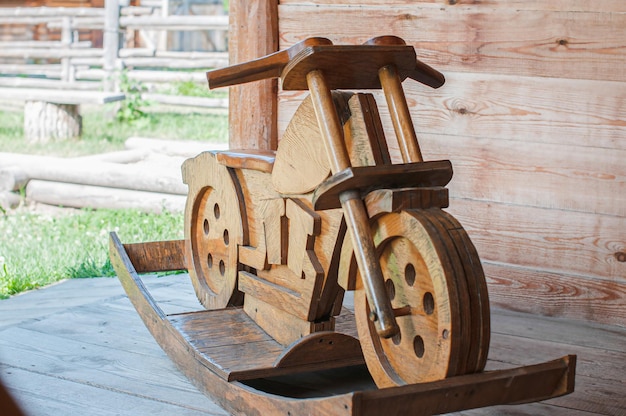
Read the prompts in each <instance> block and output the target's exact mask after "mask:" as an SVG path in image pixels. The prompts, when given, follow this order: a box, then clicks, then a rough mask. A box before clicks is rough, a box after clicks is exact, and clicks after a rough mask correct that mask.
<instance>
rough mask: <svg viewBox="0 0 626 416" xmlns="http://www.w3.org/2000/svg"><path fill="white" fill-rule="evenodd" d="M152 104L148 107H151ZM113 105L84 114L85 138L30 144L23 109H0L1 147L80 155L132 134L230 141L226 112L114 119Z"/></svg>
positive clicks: (116, 145)
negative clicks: (26, 134) (10, 110)
mask: <svg viewBox="0 0 626 416" xmlns="http://www.w3.org/2000/svg"><path fill="white" fill-rule="evenodd" d="M150 107H151V106H150V105H147V106H146V109H147V110H150ZM113 112H114V106H113V105H107V106H103V107H101V108H100V109H99V110H94V109H91V110H90V111H86V112H85V113H84V114H83V137H82V138H81V139H79V140H70V141H64V142H53V143H47V144H45V145H44V144H31V143H26V141H25V140H24V129H23V123H24V118H23V114H22V113H21V112H9V111H0V150H1V151H3V152H15V153H29V154H45V155H54V156H67V157H71V156H80V155H86V154H95V153H103V152H109V151H115V150H121V149H123V148H124V142H125V141H126V139H128V138H129V137H132V136H141V137H152V138H160V139H168V140H198V141H206V142H219V143H224V142H226V141H227V140H228V117H227V116H226V114H201V113H185V114H181V113H166V112H156V111H155V112H148V111H147V112H146V114H147V115H146V116H145V117H143V118H140V119H138V120H135V121H133V122H124V121H119V120H115V119H114V117H113V116H112V114H113Z"/></svg>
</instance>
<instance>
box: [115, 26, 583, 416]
mask: <svg viewBox="0 0 626 416" xmlns="http://www.w3.org/2000/svg"><path fill="white" fill-rule="evenodd" d="M270 77H280V78H281V81H282V89H283V90H307V89H308V90H309V92H310V95H309V96H308V97H307V98H306V99H305V100H304V101H303V102H302V104H301V105H300V106H299V108H298V109H297V110H296V111H295V114H294V116H293V118H292V119H291V121H290V123H289V125H288V126H287V128H286V130H285V132H284V134H283V136H282V138H281V141H280V144H279V147H278V150H277V151H276V152H259V151H225V152H205V153H202V154H200V155H198V156H197V157H195V158H193V159H190V160H187V161H186V162H185V163H184V164H183V168H182V171H183V180H184V182H185V183H187V184H188V186H189V196H188V199H187V206H186V211H185V240H184V242H169V243H160V244H159V245H158V246H157V245H154V244H157V243H148V244H153V245H152V246H149V245H148V244H144V245H122V244H121V243H120V242H119V240H117V237H116V236H115V235H113V236H112V243H111V256H112V259H113V260H114V261H113V263H114V264H115V265H116V270H117V271H118V275H120V279H121V280H122V282H123V284H124V287H125V288H126V290H127V292H128V293H129V295H130V297H131V299H133V302H134V303H135V305H136V308H137V310H138V311H139V312H140V314H142V317H144V321H145V322H146V324H147V325H148V327H149V328H151V330H152V332H153V334H154V336H155V337H156V338H157V339H158V340H160V342H161V344H162V345H163V348H164V349H165V350H166V351H168V353H169V354H170V355H171V356H172V358H173V359H174V361H176V362H177V363H178V364H179V366H180V367H181V369H183V371H185V372H186V373H187V374H188V375H189V376H190V378H192V379H193V380H194V381H195V382H196V384H198V385H199V386H200V387H202V388H203V389H204V390H205V391H206V392H207V393H209V394H210V395H212V397H214V398H216V399H217V400H218V401H220V403H222V404H223V405H224V406H225V407H227V408H229V409H230V410H233V411H235V412H243V413H246V414H248V412H250V411H251V409H252V408H256V406H259V404H260V403H263V406H268V408H271V409H273V410H272V411H279V410H280V411H283V410H285V409H291V410H288V411H289V412H292V411H293V409H300V410H302V412H303V413H306V412H310V411H311V410H310V409H313V408H314V407H313V406H317V407H316V408H317V410H319V408H320V406H322V407H324V406H330V407H333V406H338V403H339V402H338V401H337V397H343V396H333V399H330V398H329V399H326V401H322V402H319V401H318V402H307V401H306V400H305V401H304V402H307V403H306V405H305V404H303V403H304V402H303V401H302V400H303V399H300V402H298V403H296V402H297V400H296V401H294V399H290V400H287V401H281V400H279V399H276V398H270V397H269V396H265V395H262V394H260V392H253V393H250V392H249V389H250V388H251V386H256V385H257V384H256V382H253V381H250V380H258V379H260V378H264V377H275V376H283V375H286V374H292V373H302V372H306V371H311V370H321V369H332V368H337V367H348V366H354V365H358V364H362V363H363V362H365V363H366V365H367V369H368V370H369V373H370V374H371V377H372V378H373V380H374V382H375V383H376V385H377V386H378V388H386V387H394V386H403V385H420V384H419V383H426V384H423V385H425V386H428V385H430V384H432V383H429V382H441V381H440V380H446V379H448V380H456V381H457V383H456V384H455V387H452V386H447V387H446V388H448V390H446V394H451V393H452V394H457V395H458V394H459V392H461V393H462V394H461V396H462V398H459V397H458V396H456V399H455V400H452V401H451V402H449V401H448V400H444V402H447V403H438V404H437V405H436V406H435V405H433V404H432V403H431V404H430V405H429V406H426V408H427V409H431V410H424V411H423V413H419V414H431V413H435V412H439V411H451V410H458V409H463V408H470V407H477V406H485V405H491V404H499V403H505V402H506V403H509V402H522V401H529V400H537V399H543V398H547V397H553V396H557V395H562V394H566V393H568V392H571V391H572V390H573V371H574V366H575V357H573V356H569V357H565V358H563V359H561V360H557V361H554V362H549V363H544V364H542V365H540V366H539V367H537V366H535V367H537V368H534V367H533V371H531V370H530V369H531V367H523V368H521V369H514V370H503V373H502V374H500V375H501V376H502V377H504V378H503V379H502V380H501V383H502V386H504V385H505V384H507V383H513V382H515V383H519V382H522V385H520V386H518V387H519V390H525V391H524V392H523V393H522V392H518V393H516V394H518V396H515V395H513V396H511V393H510V392H508V393H506V395H505V396H506V398H503V397H502V396H501V395H500V396H499V395H498V394H494V393H490V394H488V395H487V396H488V397H487V398H485V397H483V398H482V399H480V400H478V401H476V399H471V400H470V399H469V398H468V397H467V395H468V394H469V393H467V390H464V389H468V388H472V389H480V386H481V385H482V384H481V383H487V381H486V380H487V379H486V378H485V379H481V378H480V377H486V375H487V374H490V375H491V376H493V375H494V374H495V373H498V372H492V373H481V372H482V370H483V369H484V367H485V363H486V361H487V353H488V350H489V338H490V325H489V301H488V294H487V285H486V282H485V277H484V273H483V270H482V267H481V263H480V259H479V257H478V254H477V252H476V250H475V248H474V245H473V244H472V242H471V241H470V239H469V237H468V235H467V233H466V232H465V230H464V229H463V227H462V226H461V225H460V224H459V222H458V221H457V220H456V219H455V218H454V217H452V216H451V215H450V214H448V213H446V212H445V211H443V210H442V208H445V207H447V206H448V191H447V189H446V188H445V186H446V185H447V183H448V182H449V181H450V179H451V178H452V166H451V164H450V162H449V161H447V160H442V161H429V162H425V161H423V159H422V155H421V151H420V147H419V144H418V141H417V138H416V135H415V131H414V127H413V124H412V122H411V118H410V115H409V109H408V105H407V101H406V98H405V95H404V92H403V89H402V82H403V81H404V80H405V79H407V78H410V79H413V80H416V81H418V82H421V83H423V84H425V85H428V86H430V87H433V88H438V87H440V86H441V85H443V83H444V77H443V75H441V74H440V73H439V72H437V71H436V70H434V69H432V68H430V67H429V66H427V65H425V64H423V63H421V62H419V61H418V60H417V59H416V55H415V51H414V49H413V47H411V46H407V45H405V43H404V41H403V40H402V39H399V38H397V37H392V36H385V37H379V38H375V39H372V40H371V41H369V42H368V43H367V44H364V45H357V46H346V45H332V43H331V42H330V41H329V40H327V39H324V38H312V39H307V40H305V41H303V42H301V43H299V44H296V45H294V46H293V47H291V48H289V49H287V50H285V51H282V52H277V53H275V54H272V55H269V56H267V57H264V58H260V59H258V60H256V61H252V62H248V63H244V64H240V65H235V66H232V67H228V68H223V69H219V70H215V71H211V72H209V73H208V74H207V78H208V81H209V86H210V87H211V88H214V87H222V86H228V85H235V84H240V83H244V82H250V81H255V80H260V79H265V78H270ZM381 89H382V92H383V95H384V98H385V101H386V103H387V108H388V112H389V115H390V118H391V121H392V124H393V129H394V131H395V135H396V138H397V146H398V149H399V152H398V153H399V156H400V157H401V159H402V162H401V163H395V164H394V163H392V157H391V155H390V151H389V148H388V144H387V140H386V138H385V135H384V133H383V127H382V122H381V119H380V117H379V112H378V106H377V102H376V100H375V97H374V95H372V94H371V93H367V92H362V91H367V90H381ZM354 90H358V91H361V92H348V91H354ZM138 252H142V253H143V254H142V256H137V255H136V254H134V253H138ZM146 253H148V254H146ZM133 256H135V260H133ZM139 257H141V258H139ZM146 257H148V258H152V260H151V261H152V263H153V264H150V265H148V263H150V261H147V260H145V259H146ZM156 257H161V258H163V257H164V258H167V259H168V262H169V264H165V261H164V260H157V259H156ZM142 259H143V260H142ZM137 263H140V264H139V266H138V265H137ZM159 268H160V269H165V268H168V269H176V268H181V269H187V270H188V271H189V274H190V276H191V280H192V283H193V286H194V288H195V291H196V294H197V296H198V299H199V300H200V302H201V303H202V304H203V305H204V307H205V308H206V309H207V310H206V311H204V312H198V313H196V314H192V315H185V316H176V317H167V316H165V315H164V314H162V312H160V310H159V309H158V307H157V306H156V305H155V304H154V301H153V300H152V299H151V298H150V296H149V294H147V293H145V289H144V288H143V286H142V285H141V283H140V281H139V280H138V277H137V276H136V273H135V271H137V272H141V271H146V272H147V271H151V270H158V269H159ZM346 291H354V312H353V313H352V312H351V311H349V310H347V309H346V308H344V307H342V305H343V301H344V294H345V292H346ZM138 292H140V295H141V296H139V295H138ZM154 322H160V324H158V325H157V324H155V323H154ZM355 322H356V325H355ZM355 327H356V330H355ZM163 328H166V329H167V330H166V331H164V330H163ZM164 334H165V335H164ZM168 334H169V335H168ZM174 340H177V341H176V342H175V341H174ZM261 341H262V342H261ZM179 344H183V345H188V347H186V349H185V348H182V349H181V347H180V345H179ZM218 344H219V345H221V346H222V349H220V348H219V347H218ZM190 351H193V352H190ZM241 361H244V362H243V363H242V362H241ZM194 366H195V367H198V368H200V367H203V368H204V367H206V368H208V369H209V370H210V371H209V372H210V373H211V374H208V375H206V374H205V375H201V376H198V370H197V369H195V370H189V368H188V367H194ZM507 371H508V372H509V373H506V372H507ZM514 371H518V373H515V374H513V372H514ZM463 375H467V376H463ZM472 377H473V379H472ZM524 377H526V378H525V379H524V380H525V381H520V380H522V378H524ZM546 377H547V378H549V379H550V380H551V381H550V382H549V383H548V384H547V385H546V384H545V383H544V384H542V387H541V388H539V387H537V386H535V384H537V383H536V380H538V379H539V378H542V379H543V380H545V379H546ZM214 378H216V379H222V380H224V381H225V382H226V383H225V384H223V385H222V384H219V386H221V387H216V384H215V380H214ZM448 380H446V381H448ZM481 380H482V381H481ZM505 381H506V382H505ZM489 382H491V383H493V380H492V381H489ZM233 383H234V384H233ZM237 383H244V384H243V385H238V384H237ZM245 383H248V384H245ZM244 385H245V387H246V388H243V386H244ZM442 386H443V385H442ZM470 386H471V387H470ZM394 388H398V387H394ZM450 388H452V390H449V389H450ZM503 388H504V387H503ZM507 388H508V387H507ZM454 389H457V390H454ZM230 390H233V391H234V390H236V391H237V394H238V395H239V396H241V397H244V398H247V397H250V399H249V400H248V399H243V402H246V403H247V404H242V403H241V399H239V400H234V399H233V398H232V394H231V393H232V392H231V391H230ZM244 390H245V391H246V392H248V393H245V392H244ZM392 390H393V389H392ZM442 392H443V390H439V391H438V393H437V394H443V393H442ZM463 392H465V393H463ZM431 393H432V394H433V396H432V397H431V399H430V400H431V401H432V400H436V399H435V396H436V395H437V394H435V393H434V392H432V391H431ZM246 394H247V395H246ZM353 394H356V393H353ZM397 394H399V393H396V395H395V396H394V397H395V399H394V400H395V401H394V403H397V400H398V396H397ZM403 394H404V395H406V397H405V398H406V400H408V402H407V403H411V406H412V405H414V404H415V403H417V402H418V399H417V396H418V395H417V393H416V392H415V391H412V392H405V393H403ZM463 394H465V396H463ZM390 397H391V396H390ZM379 399H380V400H382V398H381V397H379ZM457 399H458V400H457ZM345 400H348V398H347V396H346V398H345ZM350 400H352V402H350V403H351V404H350V405H349V406H348V405H347V404H345V403H347V402H344V404H343V406H344V407H343V409H341V411H338V412H337V413H338V414H344V413H345V414H359V412H361V411H357V410H355V409H357V408H359V406H356V405H354V400H355V398H354V396H350ZM350 400H348V402H349V401H350ZM420 400H426V401H428V400H429V399H428V398H427V397H426V398H423V399H420ZM481 400H482V401H481ZM248 401H250V402H251V403H255V404H254V405H252V404H250V403H248ZM235 402H237V403H235ZM383 402H384V400H383ZM320 403H322V404H320ZM303 406H304V407H303ZM307 406H311V407H307ZM354 406H356V407H354ZM394 406H396V407H393V408H394V409H397V410H398V411H401V409H402V405H401V406H400V407H397V405H396V404H394ZM407 406H408V404H407ZM324 408H326V407H324ZM348 408H349V409H350V410H349V411H348V410H345V409H348ZM303 409H309V410H306V411H304V410H303ZM385 409H386V411H389V410H390V408H389V407H386V408H385ZM344 410H345V411H344ZM412 412H413V413H411V414H416V413H415V412H416V411H415V410H412ZM331 413H333V412H331ZM292 414H295V413H293V412H292Z"/></svg>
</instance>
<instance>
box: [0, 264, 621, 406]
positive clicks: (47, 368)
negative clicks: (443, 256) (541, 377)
mask: <svg viewBox="0 0 626 416" xmlns="http://www.w3.org/2000/svg"><path fill="white" fill-rule="evenodd" d="M145 282H146V283H147V285H148V286H149V288H150V290H151V292H152V293H153V295H154V296H155V297H156V298H157V300H160V301H161V306H162V307H163V309H164V311H165V312H166V313H174V312H179V311H184V310H194V309H198V306H197V305H196V302H195V296H194V295H193V290H192V288H191V285H190V284H189V283H188V277H187V276H186V275H174V276H167V277H161V278H156V277H146V278H145ZM492 332H493V335H492V346H491V350H490V355H489V358H490V363H489V364H488V367H490V368H496V367H500V368H502V367H505V366H506V367H509V366H510V367H512V366H516V365H523V364H532V363H536V362H540V361H543V360H548V359H552V358H558V357H560V356H562V355H566V354H578V368H577V378H576V391H575V392H574V393H573V394H571V395H569V396H565V397H561V398H557V399H554V400H550V401H546V402H543V403H533V404H527V405H521V406H500V407H495V408H487V409H477V410H472V411H467V412H462V413H460V414H463V415H559V416H560V415H563V416H564V415H568V416H581V415H614V416H619V415H626V328H622V327H609V326H601V325H592V324H586V323H581V322H573V321H563V320H556V319H549V318H541V317H536V316H532V315H525V314H518V313H513V312H506V311H502V310H495V311H493V312H492ZM0 378H2V380H3V382H4V383H5V385H6V386H7V387H8V389H9V391H10V392H11V394H12V395H13V396H14V397H15V398H16V399H17V400H18V401H19V402H20V403H21V405H22V407H23V408H24V410H25V411H26V413H27V414H28V415H31V416H38V415H41V416H44V415H45V416H61V415H63V416H65V415H70V414H71V415H94V416H95V415H97V416H106V415H133V416H142V415H150V416H152V415H177V416H178V415H180V416H187V415H189V416H192V415H193V416H195V415H226V414H227V413H226V412H224V410H222V409H221V408H220V407H219V406H217V405H216V404H214V403H213V402H212V401H211V400H209V399H208V398H206V397H205V396H203V395H202V394H201V393H199V392H198V391H197V390H196V388H195V387H194V386H193V385H191V383H189V382H188V381H187V380H186V379H185V378H184V377H183V376H182V375H181V374H180V373H179V372H178V370H177V369H176V368H175V366H174V364H173V363H172V362H170V361H169V359H168V358H167V356H166V355H165V353H163V352H162V351H161V349H160V348H159V346H158V345H157V344H156V342H155V341H154V340H153V339H152V337H151V335H150V334H149V333H148V331H147V329H146V328H145V327H144V326H143V323H142V322H141V320H140V318H139V316H138V315H137V313H136V312H135V310H134V309H133V307H132V305H131V304H130V302H129V301H128V299H127V298H126V296H125V294H124V292H123V290H122V287H121V285H120V283H119V282H118V281H117V279H85V280H70V281H66V282H63V283H60V284H57V285H55V286H51V287H48V288H45V289H42V290H38V291H33V292H30V293H26V294H23V295H20V296H16V297H14V298H11V299H9V300H4V301H0ZM0 410H1V409H0ZM0 413H2V412H1V411H0Z"/></svg>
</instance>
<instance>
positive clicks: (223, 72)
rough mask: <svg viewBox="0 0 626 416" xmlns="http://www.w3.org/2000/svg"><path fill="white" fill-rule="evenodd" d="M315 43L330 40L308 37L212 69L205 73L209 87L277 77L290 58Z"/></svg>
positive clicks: (325, 43)
mask: <svg viewBox="0 0 626 416" xmlns="http://www.w3.org/2000/svg"><path fill="white" fill-rule="evenodd" d="M317 45H332V42H331V41H330V40H328V39H326V38H308V39H305V40H303V41H301V42H298V43H296V44H295V45H293V46H291V47H290V48H288V49H285V50H283V51H279V52H274V53H272V54H270V55H266V56H264V57H262V58H258V59H255V60H253V61H249V62H244V63H241V64H235V65H231V66H227V67H224V68H219V69H214V70H212V71H209V72H207V73H206V77H207V81H208V82H209V88H210V89H214V88H219V87H226V86H230V85H238V84H245V83H247V82H252V81H260V80H262V79H268V78H278V77H280V75H281V73H282V71H283V69H284V68H285V66H286V65H287V64H288V63H289V61H290V60H291V58H293V57H294V56H296V55H297V54H298V53H300V52H301V51H302V50H303V49H305V48H307V47H309V46H317Z"/></svg>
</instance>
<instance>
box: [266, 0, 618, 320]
mask: <svg viewBox="0 0 626 416" xmlns="http://www.w3.org/2000/svg"><path fill="white" fill-rule="evenodd" d="M278 22H279V23H278V27H279V39H280V45H279V47H280V49H284V48H286V47H288V46H290V45H292V44H294V43H295V42H297V41H299V40H301V39H303V38H306V37H309V36H326V37H329V38H330V39H332V40H333V41H334V42H335V43H361V42H364V41H365V40H367V39H368V38H370V37H373V36H377V35H384V34H393V35H397V36H401V37H403V38H404V39H405V40H407V41H408V43H410V44H412V45H414V46H415V47H416V48H417V50H418V56H419V57H420V58H421V59H422V60H424V61H425V62H427V63H429V64H431V65H433V66H434V67H436V68H438V69H439V70H441V71H442V72H443V73H445V75H446V78H447V83H446V85H445V86H444V87H442V88H441V89H439V90H436V91H434V90H429V89H427V88H426V87H422V86H421V85H416V83H414V82H405V84H404V85H405V89H406V92H407V94H408V96H409V102H410V105H411V111H412V116H413V119H414V122H415V124H416V126H417V131H418V135H419V136H420V140H421V146H422V150H423V153H424V155H425V157H426V158H427V159H431V160H433V159H450V160H452V162H453V164H454V169H455V177H454V179H453V181H452V184H451V186H450V191H451V196H452V201H451V207H450V209H449V210H450V211H451V212H452V213H453V214H454V215H455V216H456V217H457V218H458V219H459V220H460V221H461V223H462V224H464V226H465V227H466V229H467V230H468V231H469V233H470V235H471V237H472V239H473V241H474V243H475V244H476V246H477V248H478V251H479V253H480V255H481V258H482V259H483V261H484V267H485V271H486V273H487V276H488V282H489V289H490V296H491V300H492V303H493V304H494V305H497V306H500V307H505V308H510V309H513V310H520V311H528V312H532V313H536V314H542V315H549V316H559V317H568V318H573V319H584V320H591V321H597V322H601V323H608V324H617V325H623V326H626V110H625V109H626V2H625V1H623V0H554V1H550V2H545V1H540V0H483V1H473V0H447V1H443V0H430V1H428V0H421V1H420V0H306V1H305V0H284V1H282V2H281V3H280V4H279V7H278ZM302 97H303V94H301V93H283V94H281V95H280V98H279V119H278V125H279V131H282V130H284V128H285V126H286V123H287V122H288V120H289V118H290V116H291V114H292V113H293V111H294V110H295V108H296V105H297V103H298V102H299V100H301V99H302ZM381 102H382V101H381ZM385 113H386V111H383V114H384V115H385ZM386 131H387V137H388V140H390V138H393V136H392V131H391V129H390V126H389V123H386ZM394 140H395V139H394ZM393 146H394V147H395V145H393Z"/></svg>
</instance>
